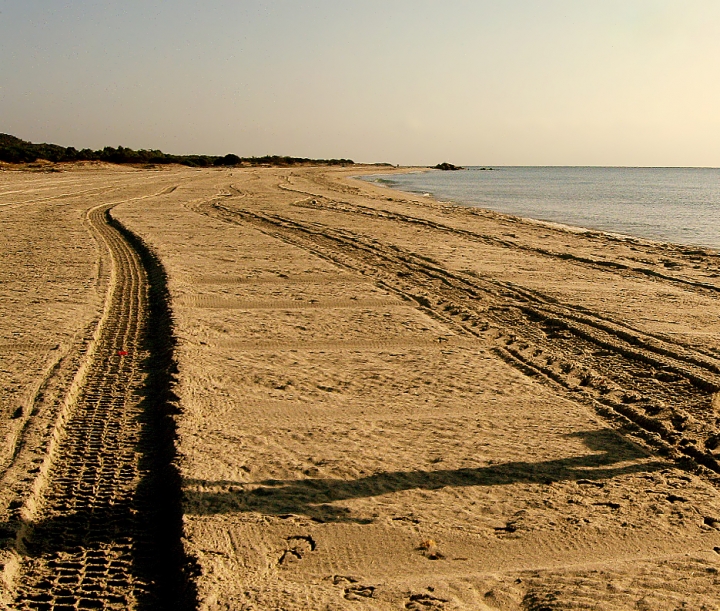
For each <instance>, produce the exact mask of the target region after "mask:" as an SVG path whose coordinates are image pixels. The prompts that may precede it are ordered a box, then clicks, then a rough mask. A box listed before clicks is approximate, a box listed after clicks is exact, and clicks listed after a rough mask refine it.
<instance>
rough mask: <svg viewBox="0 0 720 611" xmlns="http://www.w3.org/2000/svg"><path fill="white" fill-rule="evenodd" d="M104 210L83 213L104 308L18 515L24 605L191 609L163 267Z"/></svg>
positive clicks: (20, 588)
mask: <svg viewBox="0 0 720 611" xmlns="http://www.w3.org/2000/svg"><path fill="white" fill-rule="evenodd" d="M112 205H113V204H108V205H104V206H100V207H97V208H95V209H93V210H92V211H90V213H89V220H90V223H91V225H92V227H93V228H94V230H95V231H96V232H97V234H98V235H99V236H100V237H101V239H102V241H103V242H104V243H105V245H106V246H107V249H108V251H109V252H110V256H111V259H112V263H113V264H112V272H111V283H110V288H109V291H108V297H107V301H106V305H105V313H104V315H103V318H102V320H101V323H100V326H99V328H98V332H97V334H96V339H95V343H94V345H93V349H92V354H90V355H89V358H88V361H87V368H86V372H85V374H84V379H83V380H82V381H81V384H80V387H79V389H78V392H77V399H76V400H75V401H74V402H73V403H72V404H71V405H69V407H68V410H67V412H68V413H67V416H66V418H65V420H64V423H61V424H60V425H59V428H58V435H57V436H56V437H57V439H56V442H55V443H54V444H52V446H51V455H50V456H49V457H48V461H47V464H48V468H47V471H46V473H43V474H41V476H40V477H39V478H38V481H37V482H36V491H37V492H36V494H35V496H34V498H31V499H30V501H29V502H28V503H26V506H25V507H24V511H23V512H22V519H23V521H24V527H23V528H21V529H20V534H19V536H18V551H19V552H20V553H21V555H22V556H24V558H25V560H24V562H23V566H22V567H21V571H20V578H19V583H18V591H17V597H16V604H17V605H18V606H19V608H23V609H83V608H93V609H137V608H148V609H150V608H152V609H161V608H182V607H183V606H186V605H187V606H190V607H192V606H194V605H193V604H192V603H193V600H192V599H193V593H192V591H191V590H188V589H187V588H186V587H184V584H185V582H186V577H187V575H183V574H182V568H183V567H182V566H181V565H182V564H183V560H184V559H183V558H182V548H181V544H180V535H181V530H182V527H181V516H180V513H179V511H180V504H179V490H180V486H179V480H178V477H177V473H176V471H175V470H174V468H173V465H172V461H173V459H174V443H173V442H174V421H173V419H172V414H173V411H172V409H171V408H169V407H168V406H169V405H170V404H171V401H172V399H173V397H172V395H171V391H170V387H171V384H172V373H173V362H172V339H171V320H170V316H169V308H168V305H167V299H166V297H167V295H166V294H165V288H164V278H163V276H162V268H161V267H160V266H159V263H158V262H157V261H156V260H154V259H153V257H152V254H151V253H150V252H149V251H148V250H147V249H146V248H145V247H144V246H143V245H142V244H141V243H140V241H139V240H138V239H137V238H134V236H132V234H130V233H129V232H127V231H126V230H124V229H123V228H122V227H121V226H120V225H119V224H117V223H116V222H114V221H113V220H112V218H111V216H110V213H109V210H110V208H111V207H112Z"/></svg>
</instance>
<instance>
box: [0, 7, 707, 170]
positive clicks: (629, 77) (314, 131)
mask: <svg viewBox="0 0 720 611" xmlns="http://www.w3.org/2000/svg"><path fill="white" fill-rule="evenodd" d="M0 58H2V59H0V132H5V133H10V134H13V135H16V136H19V137H20V138H23V139H26V140H32V141H34V142H54V143H57V144H61V145H64V146H75V147H77V148H84V147H91V148H98V147H102V146H106V145H112V146H117V145H123V146H130V147H133V148H161V149H163V150H165V151H167V152H172V153H207V154H225V153H227V152H234V153H237V154H239V155H243V156H245V155H265V154H281V155H293V156H302V157H306V156H307V157H350V158H352V159H354V160H356V161H369V162H373V161H388V162H392V163H400V164H435V163H438V162H440V161H444V160H447V161H450V162H453V163H460V164H467V165H473V164H474V165H484V164H488V165H489V164H495V165H501V164H503V165H661V166H678V165H680V166H720V1H718V0H684V1H682V2H681V1H667V0H618V1H616V0H492V1H485V0H467V1H466V0H442V1H440V0H437V1H434V0H382V1H380V0H356V1H355V0H274V1H269V0H205V1H204V2H200V1H192V0H122V1H114V0H95V1H92V0H75V1H72V0H69V1H62V0H0Z"/></svg>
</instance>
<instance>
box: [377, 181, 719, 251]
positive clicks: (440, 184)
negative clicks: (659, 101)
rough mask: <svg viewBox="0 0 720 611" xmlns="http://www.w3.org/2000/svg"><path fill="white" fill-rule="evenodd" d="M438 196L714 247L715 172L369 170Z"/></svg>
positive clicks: (716, 213)
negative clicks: (401, 171)
mask: <svg viewBox="0 0 720 611" xmlns="http://www.w3.org/2000/svg"><path fill="white" fill-rule="evenodd" d="M366 180H370V181H375V182H379V183H381V184H385V185H387V186H389V187H393V188H395V189H400V190H402V191H409V192H412V193H421V194H423V193H427V194H430V195H432V196H433V197H435V198H436V199H438V200H441V201H451V202H454V203H458V204H464V205H468V206H478V207H482V208H489V209H491V210H496V211H498V212H504V213H508V214H514V215H516V216H522V217H527V218H534V219H540V220H545V221H554V222H558V223H563V224H565V225H573V226H576V227H586V228H589V229H600V230H602V231H609V232H613V233H622V234H626V235H632V236H637V237H642V238H650V239H653V240H661V241H664V242H675V243H679V244H691V245H698V246H709V247H712V248H718V249H720V169H717V168H599V167H588V168H583V167H498V168H496V169H494V170H493V171H486V170H480V169H479V168H469V169H467V170H461V171H457V172H440V171H436V172H416V173H412V174H394V175H374V176H369V177H366Z"/></svg>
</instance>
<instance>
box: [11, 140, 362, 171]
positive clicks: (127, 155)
mask: <svg viewBox="0 0 720 611" xmlns="http://www.w3.org/2000/svg"><path fill="white" fill-rule="evenodd" d="M39 159H45V160H47V161H52V162H55V163H59V162H63V161H105V162H107V163H134V164H152V165H155V164H168V163H179V164H182V165H186V166H191V167H208V166H236V165H249V166H253V165H272V166H291V165H303V164H310V163H311V164H314V165H343V166H344V165H353V164H354V162H353V160H352V159H309V158H307V157H286V156H281V155H265V156H264V157H239V156H237V155H235V154H233V153H228V154H227V155H222V156H221V155H171V154H170V153H163V152H162V151H161V150H158V149H152V150H147V149H140V150H137V151H136V150H134V149H131V148H126V147H124V146H118V147H117V148H113V147H112V146H106V147H105V148H103V149H98V150H96V151H93V150H91V149H87V148H86V149H82V150H77V149H76V148H74V147H72V146H69V147H64V146H58V145H57V144H45V143H43V144H33V143H32V142H27V141H25V140H21V139H20V138H17V137H15V136H11V135H9V134H0V161H5V162H6V163H34V162H35V161H37V160H39Z"/></svg>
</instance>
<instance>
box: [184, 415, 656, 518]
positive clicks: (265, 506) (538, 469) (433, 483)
mask: <svg viewBox="0 0 720 611" xmlns="http://www.w3.org/2000/svg"><path fill="white" fill-rule="evenodd" d="M571 436H573V437H581V438H582V440H583V443H584V444H585V445H586V447H587V448H588V449H589V450H591V451H593V452H594V453H593V454H586V455H583V456H574V457H571V458H562V459H557V460H549V461H545V462H535V463H533V462H524V461H520V462H509V463H503V464H497V465H492V466H487V467H480V468H477V469H454V470H437V471H392V472H382V473H377V474H374V475H370V476H368V477H363V478H360V479H355V480H343V479H314V478H308V479H300V480H265V481H259V482H250V483H239V482H232V481H202V480H186V481H185V483H186V485H187V486H186V488H185V499H186V504H185V507H186V511H188V512H189V513H194V514H197V515H208V514H218V513H236V512H258V513H262V514H266V515H278V516H282V515H286V514H295V515H305V516H307V517H309V518H311V519H313V520H315V521H318V522H332V521H342V522H363V521H364V520H361V519H360V520H359V519H357V518H353V516H352V515H351V514H350V512H349V510H347V509H346V508H342V507H336V506H333V505H330V503H333V502H334V501H343V500H347V499H356V498H363V497H372V496H379V495H382V494H388V493H392V492H400V491H402V490H411V489H415V490H437V489H440V488H444V487H461V486H502V485H507V484H513V483H517V482H522V483H531V484H550V483H552V482H558V481H564V480H579V479H584V480H591V481H598V480H606V479H609V478H612V477H617V476H620V475H628V474H632V473H649V472H653V471H658V470H660V469H666V468H667V467H668V466H669V465H668V463H667V462H665V461H660V460H653V461H643V462H635V463H634V464H624V465H620V464H619V463H621V462H624V463H627V461H636V460H638V459H641V458H647V457H648V456H647V454H646V453H645V452H643V451H642V450H640V449H639V448H638V447H637V446H635V445H632V444H630V443H628V442H627V441H625V440H623V439H622V438H621V437H620V436H619V435H618V434H617V433H615V432H614V431H612V430H611V429H603V430H599V431H584V432H580V433H574V434H572V435H571ZM193 488H195V489H196V490H193ZM198 489H199V490H198Z"/></svg>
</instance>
